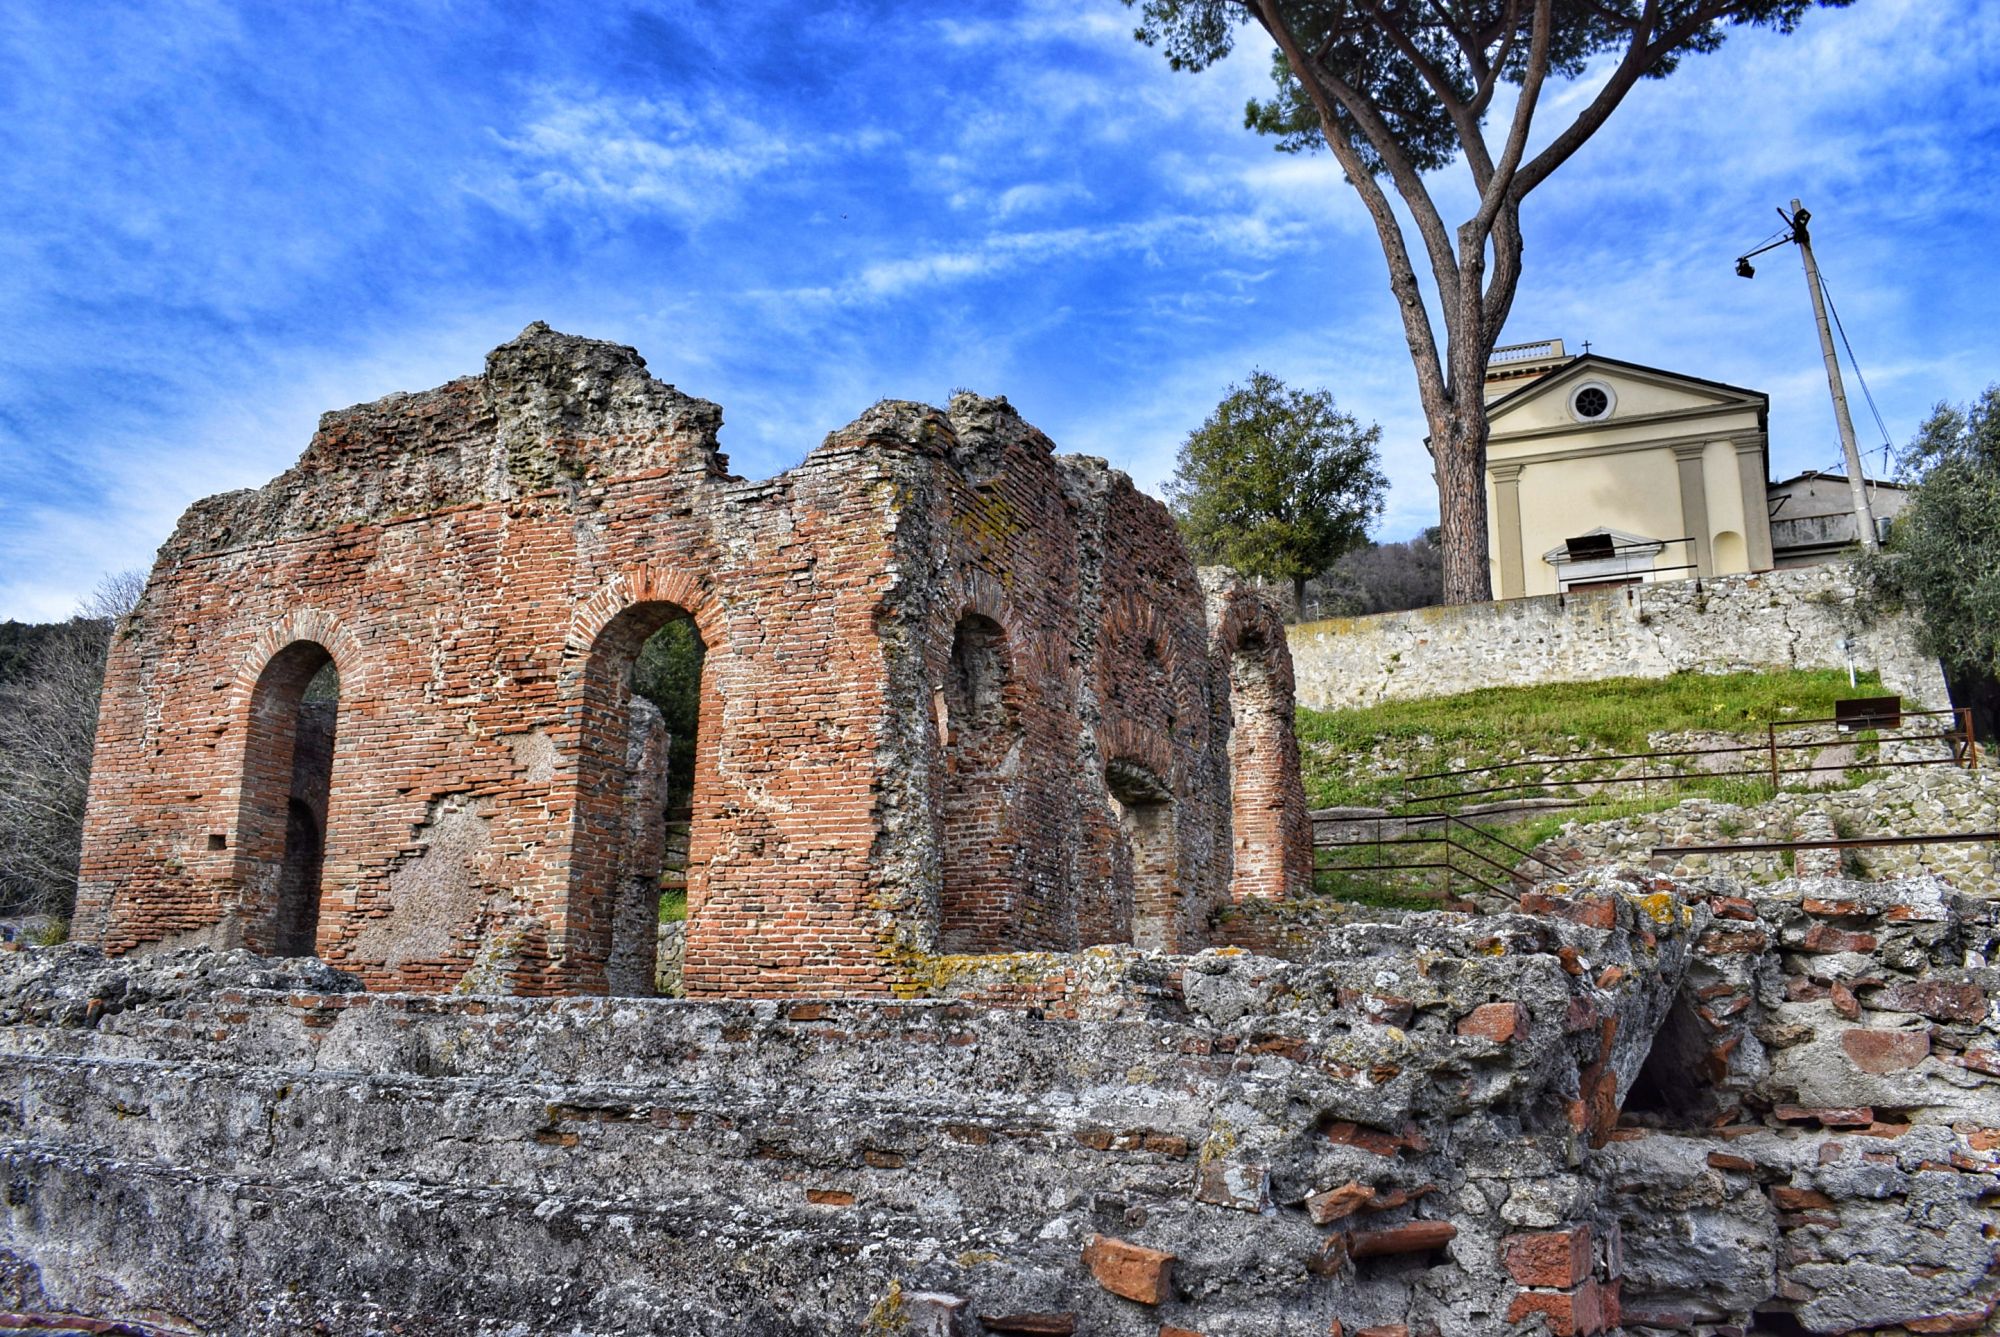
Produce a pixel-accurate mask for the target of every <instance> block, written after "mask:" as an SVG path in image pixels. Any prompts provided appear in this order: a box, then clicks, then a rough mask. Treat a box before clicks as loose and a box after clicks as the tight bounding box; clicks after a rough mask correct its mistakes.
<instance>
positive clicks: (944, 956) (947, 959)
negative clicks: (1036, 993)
mask: <svg viewBox="0 0 2000 1337" xmlns="http://www.w3.org/2000/svg"><path fill="white" fill-rule="evenodd" d="M882 955H883V956H884V957H886V958H887V959H888V960H890V961H891V962H893V963H894V964H895V965H896V967H897V978H896V979H895V980H894V981H893V982H892V983H891V984H890V986H889V989H890V992H891V993H893V994H894V995H895V996H896V997H898V998H935V997H937V996H938V994H939V992H940V991H942V990H943V989H945V988H946V987H948V986H949V985H951V984H953V983H954V982H956V981H958V980H961V979H965V978H967V977H969V976H980V977H982V978H984V979H987V980H990V981H993V982H995V983H1006V984H1043V983H1047V982H1048V981H1050V980H1052V979H1055V978H1057V977H1059V976H1060V975H1061V974H1062V972H1063V963H1062V961H1061V960H1060V959H1059V958H1057V957H1055V956H1053V955H1051V954H1050V953H1048V952H992V953H938V952H925V951H921V950H919V949H917V948H914V947H911V946H909V945H907V944H906V943H900V942H899V943H892V944H890V945H889V946H887V947H885V948H884V949H883V952H882Z"/></svg>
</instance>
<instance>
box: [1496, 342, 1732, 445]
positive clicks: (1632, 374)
mask: <svg viewBox="0 0 2000 1337" xmlns="http://www.w3.org/2000/svg"><path fill="white" fill-rule="evenodd" d="M1768 403H1769V400H1768V398H1767V397H1766V396H1765V395H1763V394H1761V393H1759V392H1758V391H1755V390H1746V389H1744V388H1742V387H1740V386H1733V385H1725V384H1723V383H1722V382H1720V381H1707V380H1703V379H1701V378H1699V377H1694V376H1682V375H1679V374H1678V373H1675V372H1669V371H1662V370H1660V369H1659V368H1656V367H1644V366H1640V365H1638V364H1637V363H1632V362H1620V361H1618V360H1616V359H1614V358H1605V357H1598V356H1595V355H1592V354H1585V355H1584V356H1582V357H1579V358H1573V359H1571V360H1570V361H1569V362H1567V363H1565V364H1564V365H1563V366H1561V367H1559V368H1558V369H1556V370H1555V371H1552V372H1550V373H1549V374H1548V375H1546V376H1543V377H1540V378H1539V379H1537V380H1535V381H1533V382H1531V383H1530V384H1528V385H1525V386H1523V387H1521V388H1520V389H1519V390H1516V391H1513V392H1512V393H1511V394H1508V395H1505V396H1503V397H1502V398H1500V399H1497V400H1495V401H1494V402H1493V403H1492V404H1491V405H1489V406H1488V409H1487V416H1488V420H1489V421H1490V422H1491V424H1492V432H1493V435H1494V436H1495V437H1512V436H1522V435H1534V434H1540V433H1544V432H1549V431H1555V430H1564V429H1588V428H1594V427H1609V426H1614V425H1617V424H1620V423H1634V422H1650V421H1658V420H1674V419H1679V418H1691V417H1707V416H1710V415H1713V414H1719V413H1731V412H1749V413H1754V414H1757V415H1759V416H1760V418H1761V415H1762V414H1763V413H1764V411H1765V409H1766V407H1767V405H1768Z"/></svg>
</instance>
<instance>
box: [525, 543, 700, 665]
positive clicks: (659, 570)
mask: <svg viewBox="0 0 2000 1337" xmlns="http://www.w3.org/2000/svg"><path fill="white" fill-rule="evenodd" d="M648 603H664V604H672V605H674V606H675V607H676V608H679V609H680V610H681V611H682V612H684V613H686V614H687V615H688V616H689V617H691V618H693V619H694V626H695V630H696V631H698V632H700V633H701V639H702V643H703V644H704V645H706V646H708V648H709V649H710V650H714V649H715V648H716V647H717V645H718V644H720V640H721V637H722V634H723V629H724V628H723V621H724V617H723V614H724V612H725V609H724V607H723V603H722V600H721V598H720V597H719V596H717V594H716V593H715V590H714V589H713V587H711V586H710V585H709V583H708V582H707V581H706V580H703V579H702V578H701V577H700V576H697V575H695V574H693V573H692V572H689V571H684V570H682V569H681V568H679V567H675V566H668V565H667V564H666V563H664V562H645V563H641V564H639V565H636V566H628V567H623V568H621V569H619V570H617V571H614V572H612V573H611V576H610V578H609V579H608V580H606V581H605V582H604V584H603V585H602V586H601V587H599V589H598V591H597V592H596V593H595V594H593V595H591V596H590V597H589V598H587V599H585V600H584V601H583V602H581V603H579V604H578V605H577V606H576V609H575V611H574V612H572V613H571V614H570V619H569V628H568V630H567V631H565V632H564V633H563V661H564V664H565V666H566V667H567V666H570V665H572V664H573V663H574V662H575V661H580V660H583V659H587V658H588V657H589V656H590V654H591V652H592V651H593V650H595V649H596V647H597V639H598V637H599V636H601V635H602V634H603V632H604V629H605V628H606V627H608V626H610V625H611V623H612V620H613V619H614V618H616V617H617V616H618V615H619V614H620V613H623V612H624V611H625V610H626V609H628V608H631V607H632V606H634V605H635V604H648Z"/></svg>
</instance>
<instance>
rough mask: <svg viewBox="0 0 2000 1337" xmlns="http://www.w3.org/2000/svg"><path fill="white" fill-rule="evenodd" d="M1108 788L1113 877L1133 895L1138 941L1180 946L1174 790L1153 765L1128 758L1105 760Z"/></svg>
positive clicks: (1156, 947) (1134, 931)
mask: <svg viewBox="0 0 2000 1337" xmlns="http://www.w3.org/2000/svg"><path fill="white" fill-rule="evenodd" d="M1104 787H1105V789H1107V790H1108V791H1109V792H1110V794H1111V802H1112V811H1113V813H1114V814H1116V816H1117V818H1118V835H1119V842H1118V848H1117V851H1116V855H1115V858H1116V864H1115V865H1114V867H1113V869H1112V881H1113V884H1114V886H1116V887H1117V888H1118V890H1119V891H1121V892H1126V893H1128V894H1129V896H1130V903H1131V906H1132V945H1133V946H1135V947H1146V948H1151V949H1153V950H1155V951H1165V950H1168V949H1171V948H1173V947H1175V946H1177V945H1178V944H1177V943H1176V941H1175V934H1174V931H1173V930H1174V919H1175V916H1176V914H1177V913H1178V912H1179V908H1180V891H1181V877H1180V847H1179V840H1178V835H1177V833H1176V831H1175V823H1174V794H1173V790H1172V789H1170V788H1168V786H1167V783H1166V781H1165V780H1163V779H1162V778H1161V777H1160V776H1159V775H1158V774H1156V773H1155V772H1154V771H1153V770H1152V768H1150V767H1148V766H1146V765H1144V764H1142V763H1140V762H1136V761H1131V760H1126V759H1122V758H1114V759H1113V760H1111V761H1109V762H1107V763H1106V764H1105V767H1104Z"/></svg>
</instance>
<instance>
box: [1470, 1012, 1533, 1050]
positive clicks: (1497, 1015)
mask: <svg viewBox="0 0 2000 1337" xmlns="http://www.w3.org/2000/svg"><path fill="white" fill-rule="evenodd" d="M1527 1029H1528V1009H1527V1008H1525V1007H1523V1006H1522V1005H1521V1004H1519V1003H1481V1004H1480V1005H1479V1006H1478V1007H1475V1008H1473V1009H1472V1011H1470V1012H1468V1013H1466V1014H1465V1016H1463V1017H1461V1018H1460V1019H1459V1022H1458V1033H1459V1034H1460V1035H1466V1036H1478V1037H1480V1038H1482V1039H1486V1040H1491V1041H1493V1043H1495V1044H1503V1045H1504V1044H1508V1043H1510V1042H1512V1041H1513V1040H1514V1039H1515V1037H1517V1036H1520V1035H1525V1034H1526V1033H1527Z"/></svg>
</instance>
